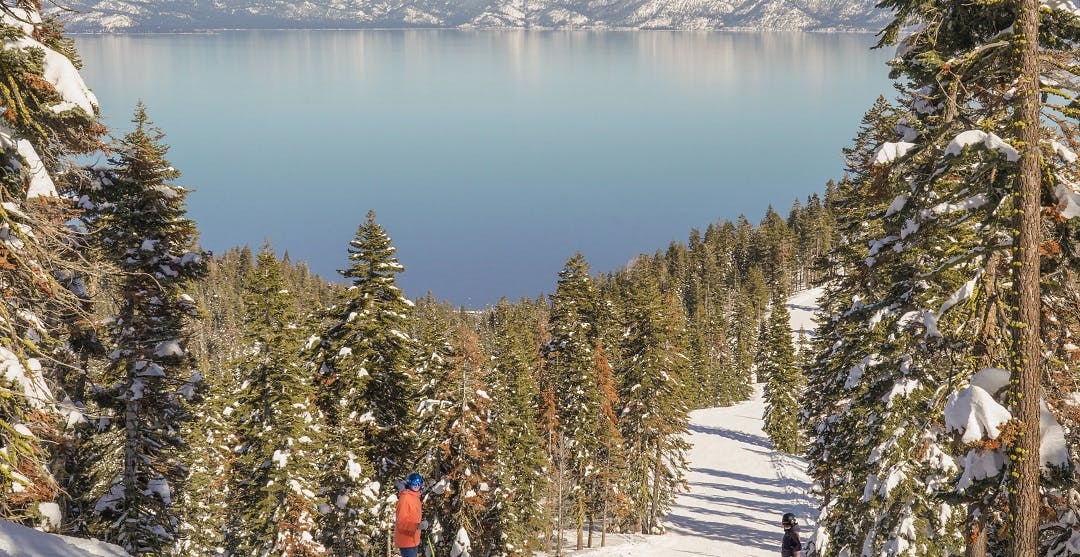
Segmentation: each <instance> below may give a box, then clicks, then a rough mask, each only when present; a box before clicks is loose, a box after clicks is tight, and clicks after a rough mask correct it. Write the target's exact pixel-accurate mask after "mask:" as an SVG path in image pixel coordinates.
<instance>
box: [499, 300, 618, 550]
mask: <svg viewBox="0 0 1080 557" xmlns="http://www.w3.org/2000/svg"><path fill="white" fill-rule="evenodd" d="M530 310H534V308H533V307H532V306H529V305H524V306H523V307H515V306H512V305H510V304H508V303H505V302H503V303H500V304H499V305H498V306H496V307H495V308H494V309H493V310H492V318H491V329H492V330H491V337H492V340H490V341H489V342H490V344H491V348H490V352H491V373H490V379H489V381H488V386H489V388H490V394H491V401H490V407H491V426H490V429H491V438H492V444H493V449H494V452H495V454H494V458H493V460H494V465H493V466H492V473H493V474H494V478H495V482H494V485H493V486H492V488H493V505H492V513H493V520H492V522H493V528H492V536H491V540H492V541H493V542H494V543H493V544H492V549H493V550H494V551H495V552H496V553H497V554H500V555H506V556H522V557H524V556H526V555H529V554H530V552H531V551H532V550H533V549H534V548H535V546H536V540H537V539H538V535H537V534H538V533H539V532H540V531H541V530H542V523H541V521H540V520H541V516H542V500H543V496H544V493H545V492H544V486H545V482H546V479H547V478H546V476H545V475H544V466H545V465H546V464H547V462H546V459H545V458H544V450H543V446H542V445H541V439H540V429H539V415H538V413H537V409H536V401H537V400H538V399H539V390H538V385H537V381H536V378H535V377H534V373H535V371H536V369H537V367H538V365H539V356H540V354H539V350H538V349H537V347H538V346H540V340H539V339H538V338H537V334H538V329H539V324H538V323H536V322H535V320H534V319H533V318H531V316H530V314H531V313H533V311H530ZM615 442H616V443H620V444H621V442H620V441H619V440H617V439H616V440H615Z"/></svg>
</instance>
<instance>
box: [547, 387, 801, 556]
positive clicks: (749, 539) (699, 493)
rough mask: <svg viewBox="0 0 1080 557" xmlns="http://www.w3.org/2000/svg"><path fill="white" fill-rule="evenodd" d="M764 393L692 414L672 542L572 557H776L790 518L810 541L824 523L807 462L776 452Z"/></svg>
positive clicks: (624, 542) (625, 542)
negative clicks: (765, 419) (684, 484)
mask: <svg viewBox="0 0 1080 557" xmlns="http://www.w3.org/2000/svg"><path fill="white" fill-rule="evenodd" d="M761 391H762V386H761V385H756V386H755V389H754V396H753V397H752V398H751V399H750V400H749V401H747V402H743V403H740V404H736V405H735V406H730V407H726V408H709V409H705V410H696V411H694V412H691V414H690V422H691V423H690V442H691V443H693V445H694V446H693V448H692V449H691V450H690V451H689V452H688V453H687V457H688V460H689V461H690V471H689V473H688V474H687V481H688V482H689V484H690V490H689V492H687V493H683V494H682V495H680V496H679V497H678V499H677V500H676V501H675V504H674V505H672V508H671V514H670V515H669V516H668V519H667V522H666V525H667V532H668V533H667V534H666V535H663V536H627V537H624V536H609V537H608V540H609V543H611V546H610V547H605V548H599V549H586V550H583V551H580V552H573V551H568V552H564V555H568V556H569V555H581V556H583V557H676V556H679V555H705V556H715V557H758V556H761V557H765V556H768V557H776V556H778V555H779V554H780V540H781V538H783V536H784V531H783V529H782V528H781V526H780V517H781V516H782V515H783V514H784V513H785V512H793V513H795V515H796V516H798V517H799V525H800V531H801V532H802V537H803V541H804V542H805V541H806V538H807V537H808V536H809V534H810V533H811V532H812V531H813V529H814V524H813V522H812V520H811V519H812V518H813V517H815V516H816V511H815V510H814V505H813V504H812V502H811V500H810V499H809V498H808V496H807V494H806V493H807V489H808V488H809V485H810V482H809V479H808V477H807V475H806V462H805V461H804V460H803V459H801V458H796V457H792V456H790V455H787V454H784V453H780V452H778V451H776V450H774V449H773V447H772V442H771V441H769V438H768V436H766V435H765V433H763V432H762V430H761V426H762V415H763V414H764V412H765V402H764V400H762V397H761ZM598 540H599V536H598V535H596V537H595V538H594V543H599V542H598Z"/></svg>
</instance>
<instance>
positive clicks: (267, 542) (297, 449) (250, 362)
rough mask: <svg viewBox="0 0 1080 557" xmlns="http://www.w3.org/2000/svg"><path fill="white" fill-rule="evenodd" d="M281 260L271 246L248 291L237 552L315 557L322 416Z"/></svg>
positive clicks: (233, 494)
mask: <svg viewBox="0 0 1080 557" xmlns="http://www.w3.org/2000/svg"><path fill="white" fill-rule="evenodd" d="M291 302H292V300H291V298H290V297H289V295H288V291H287V290H285V288H284V280H283V278H282V274H281V268H280V264H279V263H278V261H277V259H276V258H275V257H274V253H273V251H272V250H271V249H270V247H269V246H266V247H265V248H264V249H263V250H262V251H261V252H260V253H259V256H258V258H257V260H256V265H255V268H254V269H252V271H251V273H250V274H249V276H248V289H247V291H246V292H245V296H244V308H245V316H246V318H245V323H246V325H247V333H246V339H245V340H246V344H247V353H246V354H245V355H244V356H242V357H241V358H240V361H239V362H237V376H238V378H239V379H240V392H239V400H238V401H237V407H236V411H235V412H233V413H232V416H233V417H234V419H235V420H236V422H235V428H236V437H237V439H236V442H237V444H236V446H235V447H233V454H234V458H235V460H234V461H233V465H232V470H231V472H230V475H229V478H228V481H229V485H228V489H229V507H230V509H231V513H230V516H229V522H228V524H227V525H226V531H225V550H226V553H227V554H231V555H282V556H301V555H303V556H315V555H323V554H325V553H326V549H325V547H324V546H323V545H322V544H321V543H320V542H319V541H318V539H317V535H318V527H317V524H316V520H317V517H318V516H319V515H318V504H319V496H318V495H317V494H316V490H317V489H318V486H319V477H318V467H317V466H318V463H317V459H318V452H319V449H320V448H321V447H322V446H323V444H322V443H323V430H322V426H321V416H320V415H319V412H318V410H317V408H316V407H315V405H314V403H313V399H314V397H313V389H312V385H311V382H310V379H309V377H308V376H307V375H305V374H304V373H303V372H302V370H303V366H302V365H301V363H300V360H299V349H300V342H301V340H302V338H303V333H302V330H301V329H300V328H299V327H298V325H297V319H298V317H297V315H296V311H295V308H294V306H293V305H292V303H291Z"/></svg>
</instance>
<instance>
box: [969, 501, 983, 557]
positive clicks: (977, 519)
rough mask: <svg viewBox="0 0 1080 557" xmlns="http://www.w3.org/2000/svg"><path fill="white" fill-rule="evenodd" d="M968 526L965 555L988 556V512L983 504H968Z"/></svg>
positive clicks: (970, 556)
mask: <svg viewBox="0 0 1080 557" xmlns="http://www.w3.org/2000/svg"><path fill="white" fill-rule="evenodd" d="M967 528H968V531H967V551H965V553H964V557H986V513H984V512H983V509H982V506H981V505H970V506H968V519H967Z"/></svg>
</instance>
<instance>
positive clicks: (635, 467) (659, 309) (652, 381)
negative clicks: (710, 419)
mask: <svg viewBox="0 0 1080 557" xmlns="http://www.w3.org/2000/svg"><path fill="white" fill-rule="evenodd" d="M635 278H636V281H635V283H634V284H633V286H632V288H631V291H630V300H629V303H628V313H627V315H626V325H625V330H626V331H627V333H626V335H625V336H624V344H625V345H624V347H623V351H624V354H625V360H624V363H623V366H624V368H623V369H621V370H620V371H619V377H620V378H621V381H622V384H621V386H620V396H619V399H620V402H621V403H622V404H623V408H622V410H621V412H620V414H619V427H620V429H621V431H622V437H623V439H624V442H625V444H626V462H627V469H628V475H629V478H628V483H629V485H630V488H631V491H630V493H629V496H630V499H631V505H632V508H633V509H634V510H635V511H636V513H635V516H634V517H633V523H634V529H635V530H636V531H644V532H647V533H662V532H663V523H662V518H663V517H664V516H665V515H666V514H667V511H668V508H669V507H670V505H671V502H672V501H674V498H675V494H676V493H677V492H678V491H679V490H680V489H682V488H683V487H684V483H685V482H684V479H683V478H684V473H685V470H686V468H687V462H686V457H685V453H686V451H687V450H688V448H689V445H688V444H687V442H686V440H685V439H684V437H683V436H684V435H685V433H686V431H687V427H688V424H689V416H688V412H689V409H688V408H687V406H686V396H685V392H686V385H685V384H684V381H685V379H686V377H687V376H688V374H689V363H690V362H689V359H688V358H687V356H686V344H687V340H686V325H685V317H683V316H682V313H681V307H680V306H679V305H677V304H676V302H675V299H674V297H673V296H672V295H670V294H668V295H666V296H661V294H660V292H659V288H658V287H657V285H656V283H655V282H654V279H653V277H652V276H651V275H649V274H645V273H642V274H639V275H638V276H636V277H635Z"/></svg>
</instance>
